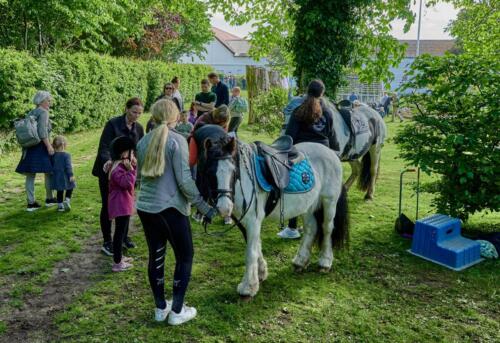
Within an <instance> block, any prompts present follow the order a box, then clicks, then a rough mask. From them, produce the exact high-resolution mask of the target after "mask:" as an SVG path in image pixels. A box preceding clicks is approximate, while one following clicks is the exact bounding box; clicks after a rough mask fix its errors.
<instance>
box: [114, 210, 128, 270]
mask: <svg viewBox="0 0 500 343" xmlns="http://www.w3.org/2000/svg"><path fill="white" fill-rule="evenodd" d="M129 221H130V216H121V217H116V218H115V235H114V236H113V260H114V261H115V263H120V261H121V260H122V248H123V239H124V238H125V234H126V233H127V230H128V223H129Z"/></svg>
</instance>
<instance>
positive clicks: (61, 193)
mask: <svg viewBox="0 0 500 343" xmlns="http://www.w3.org/2000/svg"><path fill="white" fill-rule="evenodd" d="M72 194H73V190H72V189H67V190H66V198H67V199H71V195H72ZM64 198H65V197H64V191H57V202H58V203H62V202H63V200H64Z"/></svg>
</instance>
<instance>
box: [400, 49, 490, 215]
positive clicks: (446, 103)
mask: <svg viewBox="0 0 500 343" xmlns="http://www.w3.org/2000/svg"><path fill="white" fill-rule="evenodd" d="M498 70H499V62H498V61H493V60H490V59H485V58H481V57H479V56H474V57H473V56H468V55H457V56H456V55H450V54H448V55H445V56H443V57H431V56H428V55H424V56H422V57H420V58H418V59H417V60H416V61H415V62H414V64H413V65H412V67H411V70H410V72H409V76H410V79H411V80H410V81H409V82H408V83H406V84H405V85H404V88H403V90H404V89H412V88H413V89H427V90H428V91H426V92H421V93H413V94H412V95H410V96H409V97H408V99H407V100H408V101H409V102H411V103H413V104H414V105H415V107H416V109H417V114H416V115H415V117H414V122H413V123H411V124H408V125H406V126H405V127H404V129H403V130H402V131H401V132H399V133H398V135H397V136H396V139H395V140H396V143H398V144H399V146H400V147H401V156H402V157H403V158H404V159H405V160H406V161H408V162H410V163H411V164H413V165H417V166H419V167H420V168H421V169H422V171H424V172H427V173H436V174H438V175H440V176H441V177H440V178H439V180H438V181H436V182H435V183H434V184H432V185H428V187H427V188H426V189H427V190H428V191H429V192H431V193H435V194H436V197H435V200H434V205H435V207H437V209H438V211H440V212H442V213H448V214H450V215H452V216H457V217H459V218H461V219H463V220H466V219H467V218H468V216H469V215H470V214H473V213H475V212H478V211H482V210H491V211H498V210H499V209H500V178H499V175H500V163H499V161H500V136H499V134H498V132H499V129H500V115H499V112H498V109H499V108H500V106H499V105H500V104H499V98H498V94H499V85H500V74H499V73H498Z"/></svg>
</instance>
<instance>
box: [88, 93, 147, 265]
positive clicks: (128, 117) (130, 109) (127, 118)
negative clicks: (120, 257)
mask: <svg viewBox="0 0 500 343" xmlns="http://www.w3.org/2000/svg"><path fill="white" fill-rule="evenodd" d="M143 112H144V105H143V103H142V101H141V99H139V98H131V99H129V100H128V101H127V103H126V105H125V113H124V114H122V115H121V116H118V117H114V118H111V119H110V120H109V121H108V122H107V123H106V125H105V126H104V130H103V131H102V134H101V139H100V141H99V150H98V151H97V157H96V160H95V163H94V168H93V169H92V175H94V176H97V177H98V178H99V191H100V193H101V201H102V205H101V214H100V223H101V231H102V237H103V240H104V244H103V245H102V249H101V250H102V251H103V252H104V253H105V254H106V255H108V256H113V243H112V240H111V220H109V215H108V194H109V191H108V187H109V186H108V182H109V180H108V171H109V169H110V167H111V165H112V162H111V151H110V144H111V141H112V140H113V139H115V138H116V137H120V136H126V137H129V138H131V139H132V140H133V141H134V143H135V144H137V142H138V141H139V140H140V139H141V138H142V137H143V136H144V129H143V128H142V126H141V124H139V123H138V122H137V120H139V117H140V116H141V114H142V113H143ZM123 243H124V245H125V246H126V247H127V248H134V247H135V244H134V243H133V242H132V241H131V240H130V238H129V237H128V228H127V230H126V232H125V238H124V242H123Z"/></svg>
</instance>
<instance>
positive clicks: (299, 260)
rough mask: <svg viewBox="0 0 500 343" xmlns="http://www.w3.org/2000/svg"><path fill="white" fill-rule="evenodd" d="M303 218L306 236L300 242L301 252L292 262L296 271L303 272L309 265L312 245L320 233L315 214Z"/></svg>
mask: <svg viewBox="0 0 500 343" xmlns="http://www.w3.org/2000/svg"><path fill="white" fill-rule="evenodd" d="M302 218H303V220H304V236H303V237H302V241H301V242H300V247H299V251H297V255H295V257H294V258H293V261H292V263H293V265H294V267H295V270H296V271H302V270H303V269H305V268H306V267H307V265H308V264H309V258H310V257H311V249H312V245H313V243H314V240H315V239H316V233H317V231H318V224H317V222H316V218H315V217H314V213H310V212H309V213H306V214H305V215H304V216H303V217H302Z"/></svg>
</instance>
